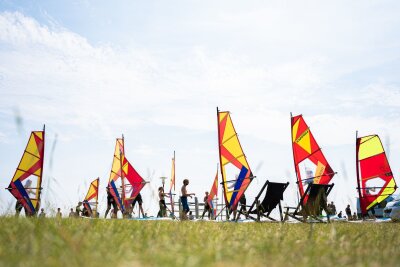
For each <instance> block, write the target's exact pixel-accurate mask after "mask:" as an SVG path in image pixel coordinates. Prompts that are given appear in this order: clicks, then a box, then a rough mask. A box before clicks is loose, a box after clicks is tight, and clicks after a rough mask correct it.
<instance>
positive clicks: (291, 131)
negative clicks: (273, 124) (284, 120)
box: [290, 112, 302, 198]
mask: <svg viewBox="0 0 400 267" xmlns="http://www.w3.org/2000/svg"><path fill="white" fill-rule="evenodd" d="M290 135H291V137H292V139H291V140H290V142H291V143H292V153H293V165H294V172H295V174H296V180H297V181H296V184H297V189H298V190H299V194H300V195H302V192H301V191H300V183H301V181H300V179H299V175H298V173H297V166H296V160H295V159H296V156H295V150H294V142H293V115H292V112H290ZM297 198H298V197H297Z"/></svg>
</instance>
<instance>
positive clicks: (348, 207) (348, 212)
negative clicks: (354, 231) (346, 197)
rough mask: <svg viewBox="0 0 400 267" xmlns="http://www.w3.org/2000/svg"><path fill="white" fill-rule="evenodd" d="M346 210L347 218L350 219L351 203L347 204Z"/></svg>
mask: <svg viewBox="0 0 400 267" xmlns="http://www.w3.org/2000/svg"><path fill="white" fill-rule="evenodd" d="M345 211H346V215H347V220H348V221H350V220H351V209H350V205H347V207H346V210H345Z"/></svg>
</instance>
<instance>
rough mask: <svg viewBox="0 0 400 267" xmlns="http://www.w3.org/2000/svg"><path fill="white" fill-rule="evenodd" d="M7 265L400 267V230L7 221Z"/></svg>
mask: <svg viewBox="0 0 400 267" xmlns="http://www.w3.org/2000/svg"><path fill="white" fill-rule="evenodd" d="M0 225H1V228H0V266H399V265H400V249H399V248H400V236H399V233H400V224H395V223H380V224H373V223H363V224H351V223H332V224H329V225H328V224H277V223H248V224H245V223H242V224H240V223H239V224H236V223H212V222H171V221H127V220H85V219H63V220H56V219H25V218H19V219H16V218H7V217H2V218H0Z"/></svg>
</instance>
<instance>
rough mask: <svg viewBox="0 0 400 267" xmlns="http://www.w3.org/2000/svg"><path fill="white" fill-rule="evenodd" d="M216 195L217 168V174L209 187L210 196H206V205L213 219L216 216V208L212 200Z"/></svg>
mask: <svg viewBox="0 0 400 267" xmlns="http://www.w3.org/2000/svg"><path fill="white" fill-rule="evenodd" d="M217 195H218V168H217V173H216V175H215V179H214V182H213V184H212V186H211V190H210V194H208V198H207V202H208V205H209V206H210V208H211V210H212V212H213V214H214V218H215V217H216V216H217V206H216V205H214V198H215V197H216V196H217Z"/></svg>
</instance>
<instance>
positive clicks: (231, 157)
mask: <svg viewBox="0 0 400 267" xmlns="http://www.w3.org/2000/svg"><path fill="white" fill-rule="evenodd" d="M217 118H218V144H219V157H220V165H221V175H222V184H223V189H224V196H225V203H226V205H227V207H228V208H229V209H230V210H235V209H236V208H237V204H238V202H239V199H240V198H241V196H242V195H243V194H244V192H245V191H246V189H247V187H248V186H249V185H250V182H251V181H252V179H253V178H254V177H253V174H252V172H251V170H250V166H249V164H248V162H247V159H246V156H245V154H244V152H243V149H242V146H241V145H240V142H239V138H238V135H237V133H236V131H235V128H234V126H233V123H232V119H231V115H230V112H229V111H219V110H218V108H217Z"/></svg>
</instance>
